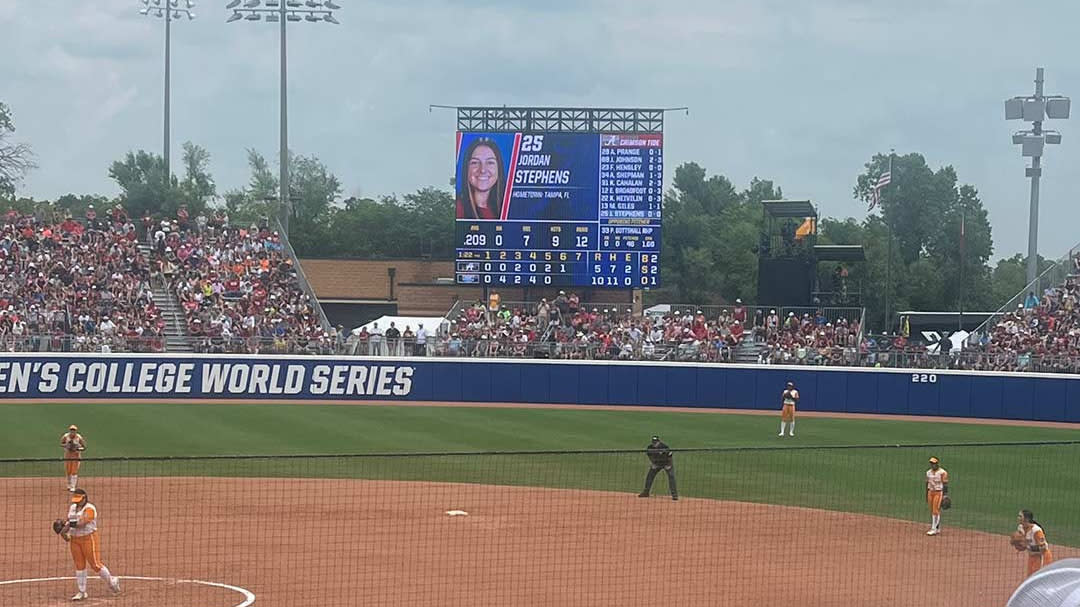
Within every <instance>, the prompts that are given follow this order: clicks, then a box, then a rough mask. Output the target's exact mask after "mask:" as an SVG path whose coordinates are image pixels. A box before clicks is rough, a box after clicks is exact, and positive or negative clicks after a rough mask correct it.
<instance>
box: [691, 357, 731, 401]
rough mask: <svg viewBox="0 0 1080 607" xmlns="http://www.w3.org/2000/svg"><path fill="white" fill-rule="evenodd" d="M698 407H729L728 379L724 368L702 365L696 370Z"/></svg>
mask: <svg viewBox="0 0 1080 607" xmlns="http://www.w3.org/2000/svg"><path fill="white" fill-rule="evenodd" d="M695 375H696V377H697V398H696V399H695V401H694V404H695V405H696V406H698V407H717V408H724V407H729V406H730V405H728V404H727V377H728V374H727V373H725V372H724V369H723V368H722V367H717V366H713V365H707V366H706V365H702V366H701V367H699V368H697V369H696V373H695Z"/></svg>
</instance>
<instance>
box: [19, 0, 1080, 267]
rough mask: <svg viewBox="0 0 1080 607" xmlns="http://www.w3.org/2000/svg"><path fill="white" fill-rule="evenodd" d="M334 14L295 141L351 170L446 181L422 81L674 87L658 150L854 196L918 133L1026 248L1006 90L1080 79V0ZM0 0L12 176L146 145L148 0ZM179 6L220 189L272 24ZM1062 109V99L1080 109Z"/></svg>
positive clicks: (1055, 232)
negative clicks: (1029, 11) (1034, 14)
mask: <svg viewBox="0 0 1080 607" xmlns="http://www.w3.org/2000/svg"><path fill="white" fill-rule="evenodd" d="M339 3H340V4H342V5H344V8H343V10H342V11H341V12H340V14H339V18H340V20H341V21H342V25H341V26H328V25H321V24H320V25H313V24H308V23H301V24H299V27H295V28H291V29H290V31H289V101H290V115H289V123H290V144H291V147H293V149H295V150H296V151H298V152H300V153H304V154H316V155H318V156H320V157H321V158H322V159H323V160H324V161H326V162H327V164H328V165H329V166H330V167H331V168H332V169H333V170H334V171H335V172H336V173H337V174H338V175H339V176H340V177H341V179H342V181H343V183H344V184H345V189H346V191H348V192H365V193H367V194H371V195H374V194H379V193H385V192H395V191H396V192H403V191H408V190H412V189H414V188H416V187H420V186H423V185H429V184H431V185H439V186H443V185H445V184H446V183H447V179H448V177H449V175H450V172H451V165H452V161H453V159H452V147H453V143H452V142H453V130H454V118H453V114H452V112H432V113H429V112H428V104H430V103H452V104H453V103H464V104H493V105H501V104H521V105H526V104H537V105H592V106H601V105H619V106H634V105H641V106H675V105H688V106H690V108H691V112H690V115H689V116H683V115H677V114H671V115H669V116H668V119H667V122H666V130H667V150H666V151H667V161H668V162H667V164H668V169H669V174H670V171H671V170H673V169H674V167H675V166H676V165H677V164H678V163H680V162H684V161H690V160H693V161H697V162H699V163H701V164H702V165H704V166H706V167H707V168H708V169H709V170H710V171H714V172H722V173H725V174H727V175H728V176H729V177H730V178H731V179H732V180H733V181H734V182H735V183H737V184H744V183H746V182H748V181H749V179H750V178H751V177H753V176H755V175H756V176H760V177H764V178H771V179H775V180H776V181H778V182H779V183H780V184H781V185H782V186H783V187H784V190H785V192H787V193H789V194H790V195H793V196H795V195H797V196H800V197H810V198H813V199H815V200H816V201H817V202H819V204H820V206H821V209H822V211H823V212H825V213H828V214H833V215H847V214H853V215H860V214H861V213H862V209H863V206H862V204H861V203H857V202H855V201H852V200H851V193H850V192H851V187H852V184H853V182H854V179H855V176H856V174H857V172H858V171H859V170H860V169H861V167H862V163H863V162H865V160H866V159H867V158H868V157H869V156H870V155H871V154H873V153H875V152H879V151H884V150H887V149H888V148H889V147H896V148H897V150H898V151H903V152H906V151H913V150H914V151H921V152H923V153H924V154H925V155H926V156H927V158H928V159H929V160H930V161H931V162H932V163H933V164H935V165H936V164H943V163H948V164H953V165H955V166H956V168H957V171H958V173H959V175H960V178H961V179H962V180H963V181H965V182H970V183H973V184H975V185H976V186H977V187H978V188H979V190H980V193H981V195H982V197H983V200H984V202H985V203H986V204H987V207H988V208H989V209H990V212H991V220H992V221H993V222H994V224H995V225H996V226H998V230H997V231H996V234H995V236H996V239H995V240H996V244H997V252H998V253H999V254H1002V255H1005V254H1009V253H1011V252H1013V251H1019V250H1023V249H1024V248H1025V241H1024V238H1025V236H1024V230H1015V229H1005V227H1004V226H1022V225H1026V217H1027V207H1026V195H1027V183H1026V181H1025V180H1024V178H1023V160H1022V159H1021V158H1020V157H1019V154H1018V153H1017V151H1016V150H1015V149H1013V148H1012V147H1011V146H1010V144H1009V139H1008V135H1009V133H1010V129H1011V125H1009V124H1006V123H1004V121H1003V120H1002V119H1001V118H1002V117H1001V101H1002V100H1003V99H1004V98H1005V97H1008V96H1011V95H1014V94H1020V93H1023V92H1026V91H1027V90H1028V89H1029V88H1030V79H1031V73H1032V71H1033V67H1034V66H1035V65H1036V64H1037V63H1039V62H1045V64H1046V67H1047V75H1048V78H1049V82H1048V90H1050V91H1052V92H1062V93H1067V94H1072V96H1074V97H1077V98H1080V68H1078V67H1076V66H1075V65H1073V64H1072V63H1071V62H1069V58H1071V57H1075V56H1076V55H1077V53H1078V51H1080V42H1078V41H1077V38H1076V36H1075V35H1074V32H1073V25H1072V24H1075V23H1076V22H1080V4H1078V3H1075V2H1071V1H1067V0H1055V1H1048V2H1044V3H1042V4H1041V5H1040V14H1044V15H1055V17H1054V18H1052V19H1043V20H1041V25H1040V27H1041V28H1042V29H1041V30H1039V31H1038V32H1035V31H1033V30H1032V28H1029V27H1027V26H1025V27H1021V24H1020V19H1021V16H1020V15H1018V11H1020V10H1021V9H1018V8H1017V5H1016V4H1015V2H1011V1H1006V0H984V1H980V2H974V1H972V0H935V1H934V2H923V1H919V0H916V1H914V2H906V3H896V2H895V1H893V0H817V1H815V2H792V1H790V0H686V1H684V2H678V3H670V2H667V3H665V2H655V1H651V0H594V1H592V2H580V1H576V0H548V1H547V2H535V1H526V0H498V1H496V0H474V1H472V2H467V3H460V2H449V1H448V0H410V1H409V2H397V1H391V0H369V1H367V2H357V1H354V0H339ZM67 4H68V3H65V6H67ZM70 4H71V6H70V7H67V8H66V9H65V10H66V11H67V12H66V13H64V15H63V18H60V16H59V15H58V14H56V3H54V2H39V1H34V2H30V1H27V0H2V1H0V28H2V29H3V31H4V33H5V36H4V37H3V38H0V56H3V57H5V60H4V61H3V62H2V63H0V82H3V83H4V89H3V91H2V92H0V95H2V96H3V100H4V101H5V102H7V103H9V104H10V105H11V106H12V107H13V109H14V111H15V112H16V118H17V120H18V127H19V133H18V134H19V136H20V138H21V139H23V140H26V141H29V142H30V143H31V144H32V145H33V146H34V148H35V151H36V153H37V156H38V161H39V164H40V165H41V168H40V169H38V170H37V171H35V172H34V173H33V174H32V175H31V176H30V178H29V179H28V181H27V191H28V192H29V193H32V194H34V195H37V196H42V197H51V196H56V195H58V194H62V193H66V192H68V191H80V192H81V191H97V192H104V193H112V192H114V191H115V186H114V185H113V184H112V183H111V182H110V181H109V179H108V176H107V167H108V164H109V163H110V162H111V161H112V160H113V159H116V158H119V157H120V156H121V155H122V154H123V153H124V152H126V151H127V150H129V149H133V148H145V149H150V150H154V151H157V150H159V149H160V146H161V136H162V133H161V124H162V107H161V103H162V100H161V98H162V42H163V40H162V23H161V21H160V20H157V19H148V18H145V17H141V16H139V15H138V14H137V9H138V7H139V3H138V2H136V1H135V0H99V1H98V2H95V3H88V2H79V3H70ZM200 4H201V5H200V7H199V9H198V10H199V19H197V20H196V21H194V22H191V23H188V22H181V23H176V24H174V27H173V31H172V34H173V72H172V76H173V80H172V82H173V97H172V101H173V105H172V140H173V156H174V158H178V157H179V150H180V144H181V142H183V141H185V140H192V141H195V142H198V143H200V144H202V145H204V146H206V147H207V148H208V149H209V150H210V152H211V154H212V155H213V163H212V168H213V170H214V171H215V176H216V178H217V182H218V184H219V186H220V188H221V189H222V190H224V189H228V188H231V187H237V186H240V185H242V184H244V183H245V182H246V181H247V170H246V166H245V152H244V150H245V149H246V148H248V147H255V148H257V149H259V150H261V151H262V152H263V153H264V154H266V155H267V156H268V157H271V158H272V157H273V156H274V155H275V152H276V150H277V125H278V116H277V107H278V106H277V103H278V47H277V29H276V28H275V27H274V26H272V25H267V24H262V23H247V22H240V23H233V24H226V23H224V19H225V17H226V16H227V12H226V11H224V9H223V8H222V7H221V6H220V5H221V4H223V2H218V1H217V0H206V1H204V2H202V3H200ZM1076 120H1077V119H1074V121H1073V122H1074V123H1075V122H1076ZM1061 130H1062V131H1063V132H1064V133H1065V142H1064V144H1063V145H1061V146H1058V147H1057V148H1055V149H1051V150H1050V151H1049V153H1048V154H1049V155H1048V157H1047V159H1046V165H1047V169H1046V178H1045V179H1044V182H1043V194H1044V198H1043V218H1044V219H1043V224H1042V228H1043V231H1042V237H1041V242H1042V244H1043V246H1042V247H1041V249H1042V250H1043V252H1044V253H1046V254H1055V253H1057V252H1058V251H1062V250H1064V249H1065V248H1067V247H1068V246H1070V245H1072V244H1073V243H1074V242H1073V241H1075V240H1078V239H1080V238H1077V236H1076V235H1075V233H1074V232H1073V230H1071V228H1070V225H1071V223H1073V222H1071V221H1057V220H1056V219H1057V218H1059V217H1061V216H1066V217H1070V218H1071V217H1072V216H1073V214H1074V211H1072V207H1073V204H1072V201H1074V200H1076V199H1077V198H1078V197H1080V183H1078V179H1077V178H1076V177H1075V176H1074V173H1075V171H1072V170H1071V167H1075V166H1077V164H1078V161H1080V129H1076V128H1072V127H1070V126H1069V125H1068V124H1066V125H1063V126H1062V127H1061Z"/></svg>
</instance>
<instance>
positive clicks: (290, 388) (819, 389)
mask: <svg viewBox="0 0 1080 607" xmlns="http://www.w3.org/2000/svg"><path fill="white" fill-rule="evenodd" d="M788 381H794V382H795V384H796V387H797V388H798V389H799V392H800V393H801V395H802V399H801V400H800V402H799V409H800V410H802V411H823V412H853V413H880V414H914V415H945V416H952V417H981V418H991V419H994V418H1008V419H1019V420H1032V421H1068V422H1080V376H1076V375H1049V374H1041V373H1028V374H1021V373H988V372H967V371H951V370H950V371H931V370H900V369H894V370H887V369H866V368H843V367H798V366H791V367H789V366H783V365H775V366H773V365H737V364H733V365H714V364H697V363H668V362H614V361H556V360H521V359H515V360H484V359H466V358H461V359H450V358H442V359H434V358H343V357H319V356H312V357H289V356H273V355H268V356H262V357H253V356H247V357H230V356H227V355H197V354H117V355H103V354H40V353H25V354H22V353H16V354H5V355H0V402H5V401H7V402H18V401H27V400H30V401H72V400H80V399H81V400H86V401H93V402H101V401H103V400H127V401H130V402H153V401H155V400H157V401H161V400H166V399H168V400H172V401H177V400H185V399H190V400H193V401H196V400H198V401H203V402H205V401H211V402H212V401H225V400H244V401H247V402H260V401H262V402H304V401H312V402H315V401H317V402H325V401H348V400H363V401H372V400H375V401H385V402H410V401H412V402H420V401H425V402H426V401H435V402H470V403H478V404H483V403H541V404H543V403H562V404H590V405H642V406H651V407H665V406H684V407H713V408H729V409H757V410H769V411H776V410H778V409H779V407H780V394H781V392H782V391H783V389H784V385H785V384H786V382H788Z"/></svg>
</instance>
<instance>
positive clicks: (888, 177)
mask: <svg viewBox="0 0 1080 607" xmlns="http://www.w3.org/2000/svg"><path fill="white" fill-rule="evenodd" d="M890 183H892V170H891V169H890V170H888V171H885V172H884V173H882V174H881V175H879V176H878V178H877V183H875V184H874V190H873V197H872V198H871V199H870V207H869V208H867V209H866V212H867V213H869V212H870V211H873V210H874V207H876V206H877V205H878V203H879V202H881V190H882V189H883V188H884V187H885V186H887V185H889V184H890Z"/></svg>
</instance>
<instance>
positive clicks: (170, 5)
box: [139, 0, 195, 187]
mask: <svg viewBox="0 0 1080 607" xmlns="http://www.w3.org/2000/svg"><path fill="white" fill-rule="evenodd" d="M142 4H143V8H141V9H139V14H140V15H143V16H149V15H153V16H154V17H159V18H162V19H164V20H165V104H164V106H165V108H164V110H165V112H164V113H165V119H164V137H163V138H162V154H161V155H162V158H163V159H164V160H165V187H169V184H170V183H171V181H172V177H171V175H172V173H171V169H170V164H169V158H170V155H169V148H170V145H169V130H170V129H169V126H170V125H169V98H170V94H169V85H170V77H169V76H170V67H171V63H172V62H171V57H170V54H171V50H172V33H171V32H172V22H173V21H175V20H177V19H180V17H182V16H186V17H187V18H188V21H191V20H192V19H194V18H195V13H193V12H192V11H191V9H193V8H195V2H194V0H184V2H183V6H181V5H180V4H181V0H167V1H166V2H165V3H164V8H154V9H153V12H151V9H150V7H151V5H153V6H154V7H160V6H162V4H163V3H162V2H161V0H142Z"/></svg>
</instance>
